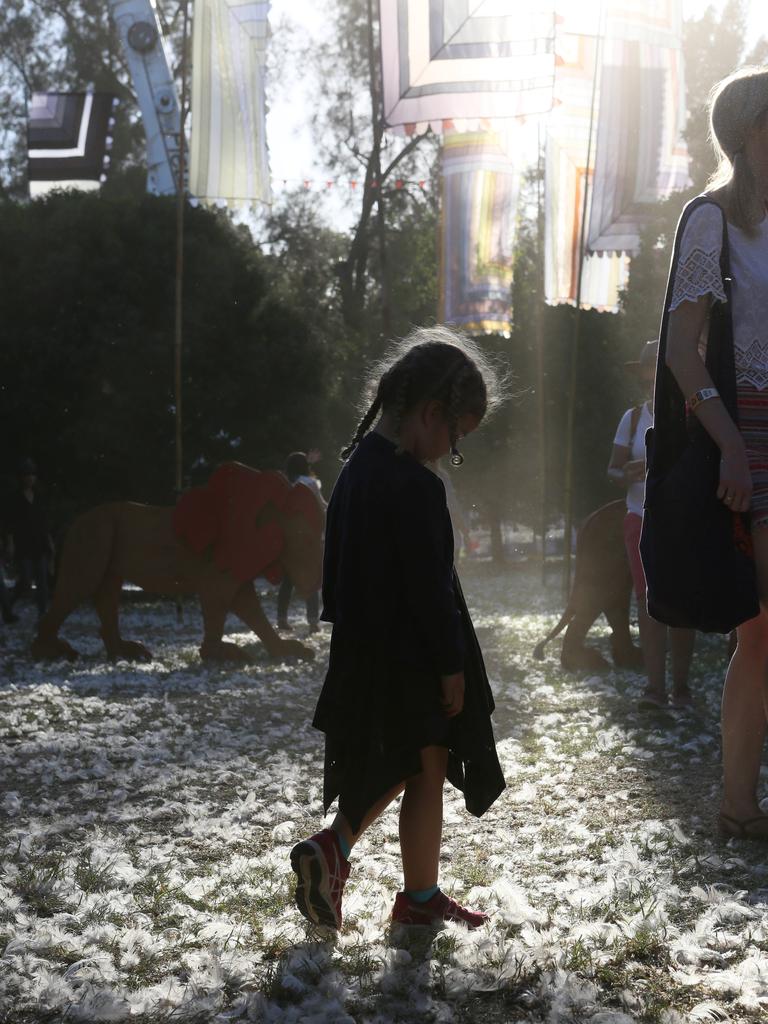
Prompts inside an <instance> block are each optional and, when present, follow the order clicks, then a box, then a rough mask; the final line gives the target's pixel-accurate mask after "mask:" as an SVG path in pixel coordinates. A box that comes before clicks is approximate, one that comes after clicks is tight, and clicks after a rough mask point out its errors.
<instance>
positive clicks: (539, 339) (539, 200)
mask: <svg viewBox="0 0 768 1024" xmlns="http://www.w3.org/2000/svg"><path fill="white" fill-rule="evenodd" d="M537 134H538V146H539V151H538V164H537V168H536V170H537V175H536V232H537V236H538V242H537V245H538V252H537V256H536V306H535V320H534V331H535V338H536V390H537V391H538V393H539V404H538V414H539V484H540V507H539V533H540V536H541V582H542V584H544V583H546V579H547V466H546V460H547V444H546V431H547V415H546V407H545V402H544V383H545V380H544V377H545V375H544V316H543V313H544V310H543V306H544V201H543V191H544V190H543V182H542V173H543V166H542V165H543V161H542V148H541V124H540V123H539V125H538V127H537Z"/></svg>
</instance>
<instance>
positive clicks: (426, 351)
mask: <svg viewBox="0 0 768 1024" xmlns="http://www.w3.org/2000/svg"><path fill="white" fill-rule="evenodd" d="M470 353H471V355H470ZM378 370H379V371H383V372H381V377H380V380H379V381H378V386H377V387H376V389H375V397H374V399H373V402H372V404H371V406H370V408H369V409H368V411H367V412H366V413H365V415H364V416H363V418H362V420H361V422H360V424H359V426H358V428H357V432H356V434H355V437H354V439H353V441H352V443H351V444H350V446H349V447H348V448H347V449H345V451H344V452H343V453H342V458H344V459H347V460H348V461H347V464H346V465H345V467H344V469H343V470H342V472H341V475H340V476H339V479H338V482H337V484H336V487H335V489H334V492H333V495H332V497H331V501H330V504H329V506H328V519H327V526H326V542H325V561H324V571H323V605H324V607H323V618H324V619H326V620H327V621H330V622H332V623H333V634H332V637H331V653H330V664H329V668H328V674H327V676H326V679H325V684H324V686H323V689H322V693H321V694H320V699H319V701H318V705H317V710H316V712H315V717H314V722H313V724H314V725H315V727H316V728H318V729H320V730H322V732H324V733H325V738H326V747H325V773H324V794H323V796H324V806H325V809H326V811H327V810H328V807H329V805H330V804H331V802H332V801H333V800H334V799H335V798H336V797H338V798H339V812H338V814H337V815H336V817H335V819H334V821H333V823H332V825H331V827H330V828H328V829H323V831H321V832H318V833H317V834H316V835H313V836H311V837H310V838H309V839H305V840H304V841H303V842H300V843H299V844H298V845H297V846H295V847H294V848H293V850H292V851H291V867H292V868H293V870H294V871H295V872H296V875H297V885H296V904H297V906H298V908H299V910H300V911H301V913H302V914H303V915H304V916H305V917H306V918H307V919H308V920H309V921H312V922H313V923H315V924H322V925H327V926H330V927H333V928H340V927H341V922H342V911H341V903H342V894H343V891H344V883H345V882H346V880H347V877H348V876H349V870H350V865H349V855H350V851H351V850H352V848H353V847H354V845H355V843H356V842H357V840H358V839H359V838H360V836H361V835H362V834H363V832H364V831H365V829H366V828H367V827H368V826H369V825H370V824H371V823H372V822H374V821H375V820H376V819H377V818H378V817H379V815H380V814H381V813H382V811H384V809H385V808H386V807H387V806H388V805H389V804H390V803H391V802H392V801H393V800H394V799H395V798H396V797H397V796H399V795H400V794H401V793H402V794H403V800H402V804H401V807H400V847H401V853H402V860H403V874H404V887H403V891H402V892H400V893H398V894H397V897H396V899H395V905H394V909H393V911H392V920H393V922H396V923H399V924H409V925H410V924H425V925H435V924H439V923H440V922H442V921H459V922H462V923H464V924H466V925H468V926H469V927H470V928H476V927H478V926H479V925H481V924H482V923H483V922H484V921H485V920H486V919H487V915H485V914H482V913H479V912H477V911H472V910H467V909H465V908H464V907H461V906H459V904H458V903H456V902H455V901H454V900H452V899H450V898H449V897H448V896H446V895H445V894H444V893H443V892H441V890H440V888H439V887H438V861H439V856H440V840H441V834H442V793H443V783H444V780H445V778H446V777H447V778H448V779H449V780H450V782H451V783H453V785H454V786H456V787H457V788H459V789H461V790H463V792H464V795H465V802H466V806H467V809H468V810H469V811H470V812H471V813H472V814H475V815H477V816H479V815H481V814H483V813H484V812H485V811H486V810H487V809H488V807H490V805H491V804H492V803H493V801H494V800H495V799H496V797H497V796H498V795H499V794H500V793H501V791H502V790H503V788H504V778H503V776H502V773H501V768H500V767H499V762H498V758H497V756H496V747H495V743H494V738H493V731H492V729H491V722H490V715H491V713H492V711H493V708H494V704H493V697H492V695H491V690H490V687H489V685H488V680H487V677H486V674H485V668H484V666H483V660H482V656H481V653H480V648H479V646H478V643H477V639H476V637H475V634H474V631H473V629H472V623H471V621H470V618H469V614H468V612H467V608H466V604H465V603H464V598H463V596H462V592H461V588H460V586H459V581H458V578H457V577H456V573H455V571H454V567H453V532H452V528H451V521H450V517H449V515H448V509H447V507H446V500H445V488H444V487H443V484H442V482H441V481H440V479H439V478H438V477H437V476H436V475H435V474H434V473H432V472H431V471H430V470H429V469H427V468H426V466H425V465H424V464H425V463H426V462H431V461H434V460H435V459H439V458H440V457H441V456H443V455H446V454H448V453H449V452H451V453H452V455H453V460H454V462H455V463H457V464H458V463H459V462H460V461H461V456H460V455H459V453H458V451H457V450H456V445H457V443H458V441H459V439H460V438H462V437H465V436H466V435H467V434H469V433H470V432H471V431H472V430H474V429H475V428H476V427H477V426H479V424H480V421H481V420H482V419H483V416H484V415H485V413H486V410H487V409H488V407H489V405H490V404H492V403H493V402H494V401H495V400H496V397H495V394H493V393H492V394H491V395H490V396H489V390H490V391H492V390H493V389H494V388H495V386H496V381H495V378H494V375H493V372H492V371H491V370H490V368H488V367H487V366H486V365H485V363H484V361H483V360H482V357H481V355H480V353H479V352H478V351H477V350H475V348H474V347H473V346H472V345H471V343H470V342H468V341H466V340H465V339H463V338H460V337H459V336H457V335H455V334H453V332H451V331H450V330H448V329H447V328H444V327H435V328H429V329H421V330H417V331H414V332H413V334H412V335H411V336H410V337H409V338H407V339H406V341H405V342H404V343H403V344H402V346H401V347H400V349H399V351H398V352H397V354H396V357H395V358H394V360H392V361H391V362H390V363H388V364H383V365H382V366H380V367H378ZM377 417H378V421H377ZM374 421H377V422H376V425H375V427H374V429H373V430H372V431H371V432H370V433H369V432H368V431H369V429H370V427H371V426H372V425H373V424H374Z"/></svg>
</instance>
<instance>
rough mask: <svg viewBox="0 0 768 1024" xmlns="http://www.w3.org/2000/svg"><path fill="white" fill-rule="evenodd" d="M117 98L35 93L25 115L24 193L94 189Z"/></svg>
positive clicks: (102, 168) (101, 171)
mask: <svg viewBox="0 0 768 1024" xmlns="http://www.w3.org/2000/svg"><path fill="white" fill-rule="evenodd" d="M116 102H117V101H116V99H115V98H114V97H113V96H112V95H110V94H109V93H104V92H70V93H65V92H35V93H33V94H32V97H31V99H30V101H29V107H28V112H27V153H28V168H29V194H30V195H31V196H39V195H44V194H45V193H46V192H49V191H51V190H52V189H59V188H76V189H82V190H92V189H97V188H99V185H100V183H101V181H102V180H103V177H104V175H105V172H106V169H107V166H108V165H109V156H108V155H107V150H108V148H109V145H110V144H111V139H110V137H109V132H110V129H111V127H112V125H113V124H114V122H113V121H112V120H111V118H112V109H113V106H114V104H115V103H116Z"/></svg>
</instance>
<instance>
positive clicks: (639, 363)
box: [624, 338, 659, 373]
mask: <svg viewBox="0 0 768 1024" xmlns="http://www.w3.org/2000/svg"><path fill="white" fill-rule="evenodd" d="M658 354H659V342H658V339H657V338H654V339H653V341H645V342H643V347H642V348H641V349H640V358H639V359H632V360H630V361H629V362H627V363H624V365H625V366H626V368H627V369H628V370H634V372H635V373H638V372H639V371H640V370H644V369H645V368H646V366H655V365H656V357H657V356H658Z"/></svg>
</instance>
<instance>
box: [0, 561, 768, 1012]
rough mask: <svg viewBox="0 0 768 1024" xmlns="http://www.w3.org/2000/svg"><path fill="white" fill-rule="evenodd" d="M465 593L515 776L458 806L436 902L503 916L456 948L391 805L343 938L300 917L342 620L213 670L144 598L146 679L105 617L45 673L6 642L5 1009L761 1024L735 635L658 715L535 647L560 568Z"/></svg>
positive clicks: (617, 676)
mask: <svg viewBox="0 0 768 1024" xmlns="http://www.w3.org/2000/svg"><path fill="white" fill-rule="evenodd" d="M463 579H464V584H465V589H466V591H467V597H468V601H469V604H470V607H471V610H472V612H473V616H474V619H475V624H476V627H477V630H478V634H479V636H480V639H481V643H482V645H483V648H484V651H485V653H486V660H487V663H488V668H489V674H490V676H491V678H492V683H493V687H494V691H495V694H496V699H497V705H498V708H497V713H496V717H495V728H496V735H497V739H498V742H499V754H500V758H501V761H502V765H503V767H504V770H505V775H506V778H507V783H508V788H507V790H506V791H505V793H504V794H503V795H502V797H501V798H500V799H499V800H498V801H497V803H496V804H495V805H494V806H493V807H492V808H491V810H490V811H489V812H488V813H487V814H486V815H485V816H484V817H483V818H482V819H480V820H479V821H478V820H476V819H473V818H471V817H469V816H468V815H467V813H466V811H465V810H464V808H463V803H462V799H461V795H460V794H458V793H455V792H453V791H450V790H449V791H447V792H446V825H445V845H444V855H443V864H442V884H443V887H444V888H445V889H446V890H447V891H449V892H450V893H452V894H454V895H456V896H457V897H458V898H460V899H463V900H466V901H467V902H469V903H471V904H473V905H477V906H481V907H484V908H486V909H487V910H488V911H489V912H490V914H491V917H492V920H491V923H490V924H489V925H488V926H486V927H484V928H482V929H480V930H478V931H477V932H474V933H466V932H463V931H461V930H459V929H455V928H452V927H451V928H448V929H447V930H446V931H444V932H442V933H441V934H440V935H438V936H437V937H436V938H435V939H434V940H433V941H427V940H426V939H424V938H423V937H422V938H414V939H412V940H411V941H410V942H409V943H407V944H403V943H402V942H401V943H399V944H398V943H392V942H391V941H390V938H389V935H388V928H387V919H388V915H389V912H390V909H391V904H392V900H393V897H394V893H395V892H396V890H397V889H398V888H399V886H400V876H399V869H398V844H397V817H396V813H395V812H394V811H392V812H390V813H388V814H386V815H385V816H384V817H383V818H382V819H381V820H380V822H379V823H377V825H376V826H375V827H374V828H373V829H371V831H370V833H369V834H368V835H366V837H364V839H363V840H362V841H361V842H360V844H359V845H358V847H357V848H356V850H355V853H354V856H353V872H352V876H351V878H350V882H349V885H348V889H347V892H348V896H347V898H346V903H345V926H344V930H343V931H342V933H341V934H340V935H339V936H337V937H333V936H329V935H327V934H322V933H319V932H312V931H308V930H307V929H306V927H305V924H304V922H303V920H302V919H301V918H300V917H299V916H298V914H297V913H296V911H295V910H294V908H293V905H292V896H291V888H292V876H291V873H290V870H289V869H288V858H287V855H288V851H289V850H290V847H291V846H292V845H293V843H294V842H295V841H296V839H297V838H298V837H301V836H303V835H305V834H306V833H307V832H310V831H315V830H316V829H317V828H318V827H319V825H320V822H321V820H322V807H321V792H320V774H319V769H320V764H321V756H322V752H321V737H320V736H319V735H317V734H315V733H314V731H313V730H312V729H311V728H310V726H309V721H310V718H311V712H312V709H313V706H314V701H315V699H316V696H317V693H318V690H319V687H320V685H321V682H322V675H323V663H324V657H325V654H326V652H327V645H328V636H327V634H322V635H320V636H318V637H313V638H312V639H311V640H310V643H312V644H313V645H314V646H315V647H316V649H317V654H318V658H317V661H316V662H315V663H314V664H313V665H311V666H309V667H307V666H306V665H296V664H287V663H286V664H279V663H274V662H271V661H269V660H268V659H267V658H266V657H265V656H264V655H263V653H262V652H261V651H260V649H259V647H258V646H254V648H253V653H254V662H253V664H252V665H250V666H248V667H247V668H243V669H236V670H229V669H214V668H210V667H203V666H202V665H200V663H199V661H198V659H197V651H196V648H197V637H198V630H199V619H198V613H197V611H196V610H195V608H194V606H192V605H190V606H188V607H186V608H185V610H184V616H183V622H182V623H178V622H177V621H176V614H175V610H174V608H173V606H172V605H170V604H157V605H152V604H150V605H142V604H136V605H130V606H127V607H126V608H125V610H124V616H123V618H124V632H125V634H126V635H127V636H129V637H135V638H136V639H141V640H143V641H144V642H145V643H147V644H148V646H149V647H150V648H152V649H154V651H155V653H156V659H155V660H154V661H153V662H151V663H150V664H147V665H140V666H134V665H127V664H117V665H109V664H106V663H104V662H103V661H102V660H101V653H100V650H99V647H98V644H97V642H96V639H95V637H96V623H95V618H94V617H93V616H92V615H91V613H90V612H83V613H82V614H81V615H79V616H77V617H76V618H73V620H71V623H68V628H67V636H68V638H69V639H70V640H71V641H72V642H74V643H75V645H76V646H78V647H79V648H80V649H81V650H82V652H83V657H82V659H81V661H79V662H78V663H76V664H75V665H65V664H63V663H60V664H55V665H51V666H40V665H35V664H33V663H31V662H30V661H29V660H28V659H27V657H26V653H25V651H26V645H27V642H28V639H29V633H30V630H31V626H32V620H31V618H26V619H24V620H23V622H22V623H21V624H20V626H19V627H15V628H14V629H12V630H11V629H8V630H6V631H4V632H3V633H2V634H0V642H2V644H3V646H2V648H1V649H0V663H1V664H0V669H1V671H2V675H1V677H0V678H1V679H2V682H0V740H1V742H0V777H2V779H3V787H2V791H0V821H2V831H1V832H0V860H1V861H2V864H1V866H0V952H1V953H2V956H1V957H0V1019H2V1020H3V1021H7V1022H8V1024H32V1022H34V1024H37V1022H46V1021H50V1022H56V1021H81V1020H96V1021H122V1020H130V1021H134V1022H137V1024H156V1022H160V1021H200V1022H203V1021H205V1022H208V1021H230V1020H244V1021H245V1020H250V1021H264V1022H265V1024H267V1022H280V1024H282V1022H285V1024H313V1022H314V1024H351V1022H353V1021H354V1022H358V1024H362V1022H370V1024H374V1022H377V1024H384V1022H387V1024H388V1022H396V1021H397V1022H400V1021H402V1022H411V1021H413V1022H416V1021H419V1022H422V1021H426V1022H443V1021H445V1022H447V1021H455V1022H459V1024H460V1022H476V1021H482V1022H484V1024H496V1022H502V1021H517V1020H526V1021H537V1022H538V1021H541V1022H548V1024H559V1022H570V1021H573V1022H580V1021H591V1022H593V1024H627V1022H634V1021H637V1022H643V1024H646V1022H647V1024H655V1022H659V1024H682V1022H688V1021H690V1022H695V1021H703V1022H708V1021H725V1020H733V1021H755V1022H757V1021H764V1020H765V1019H766V1013H767V1012H768V867H766V863H765V853H764V849H761V848H760V847H759V846H753V845H750V844H748V843H744V842H737V841H733V840H731V841H729V842H725V841H723V840H721V839H720V838H719V837H718V836H717V834H716V832H715V827H714V819H715V812H716V807H717V798H718V779H719V769H718V761H719V743H718V733H717V721H718V704H719V697H720V688H721V684H722V675H723V669H724V664H725V642H724V640H722V639H721V638H700V642H699V647H698V651H697V656H696V661H695V668H694V674H693V679H692V686H693V689H694V691H695V706H694V708H693V710H692V711H691V712H689V713H686V714H675V715H673V714H671V713H668V714H664V713H648V712H639V711H638V710H637V709H636V699H637V695H638V692H639V690H640V687H641V684H642V680H641V678H640V677H639V676H638V675H636V674H633V673H629V672H611V673H607V674H605V675H603V676H588V675H583V676H581V677H580V676H574V675H568V674H566V673H564V672H563V671H562V669H561V668H560V664H559V660H558V643H557V642H555V643H553V644H552V645H551V646H550V651H549V654H548V659H547V660H546V661H544V662H536V661H533V660H532V659H531V656H530V652H531V650H532V648H533V646H534V644H535V643H536V641H537V640H538V639H540V638H541V636H542V635H543V634H544V633H545V632H546V630H547V628H548V627H549V626H551V624H552V623H553V622H554V621H555V619H556V616H557V614H558V613H559V610H560V604H559V598H558V587H557V583H556V581H553V583H552V584H551V585H550V586H549V587H547V588H546V589H542V587H541V585H540V581H539V578H538V575H537V573H536V572H534V571H533V570H528V569H526V568H525V567H516V568H514V569H510V570H508V571H506V572H504V573H500V572H496V571H494V570H493V569H492V568H490V567H489V566H487V565H485V564H484V563H471V562H470V563H467V564H466V567H465V568H464V570H463ZM270 601H271V598H268V599H267V604H270ZM26 614H27V615H31V611H30V612H27V613H26ZM296 614H297V618H296V619H295V620H294V621H295V624H296V626H297V633H299V634H301V632H302V629H301V623H300V619H299V618H298V611H297V612H296ZM238 640H239V641H240V642H242V643H246V644H247V643H250V642H251V640H252V638H251V637H249V636H246V635H241V636H239V637H238ZM594 642H595V643H596V645H597V646H599V647H600V648H601V649H602V650H603V652H604V653H606V654H607V651H608V645H607V638H606V636H605V634H604V632H601V631H600V629H596V630H595V636H594Z"/></svg>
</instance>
